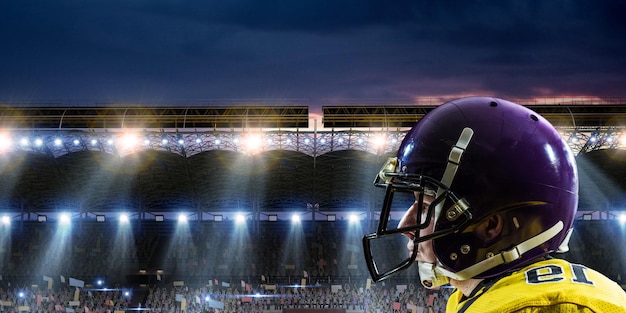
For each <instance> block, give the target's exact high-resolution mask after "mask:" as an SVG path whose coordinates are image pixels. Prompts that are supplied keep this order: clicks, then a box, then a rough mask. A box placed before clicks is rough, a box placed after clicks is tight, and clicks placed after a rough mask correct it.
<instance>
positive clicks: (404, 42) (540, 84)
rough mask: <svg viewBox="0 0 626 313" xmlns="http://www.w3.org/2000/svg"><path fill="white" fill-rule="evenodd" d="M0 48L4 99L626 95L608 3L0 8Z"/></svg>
mask: <svg viewBox="0 0 626 313" xmlns="http://www.w3.org/2000/svg"><path fill="white" fill-rule="evenodd" d="M0 45H1V46H0V100H2V101H11V102H13V101H18V100H50V99H105V100H111V101H125V102H136V103H145V104H151V103H153V104H159V103H160V104H168V103H173V102H172V101H174V100H176V101H179V100H198V99H215V100H219V99H231V100H232V99H244V100H245V99H248V100H249V99H264V100H268V99H269V100H271V101H276V102H277V103H279V102H281V101H286V102H289V101H291V102H296V103H299V104H305V105H312V106H314V105H319V104H336V103H342V102H350V103H366V102H367V103H377V104H384V103H391V102H401V103H408V102H411V101H412V99H415V98H421V97H455V96H464V95H493V96H499V97H503V98H532V97H553V96H592V97H619V96H626V92H625V91H624V89H625V88H626V1H622V0H619V1H618V0H616V1H602V0H599V1H598V0H588V1H565V0H563V1H548V0H546V1H522V0H516V1H474V0H464V1H390V0H349V1H339V0H284V1H277V0H263V1H253V0H224V1H213V0H207V1H180V0H178V1H175V0H171V1H166V0H124V1H119V0H106V1H104V0H82V1H78V0H73V1H68V0H27V1H24V0H3V1H1V2H0ZM235 102H237V101H235ZM279 104H280V103H279Z"/></svg>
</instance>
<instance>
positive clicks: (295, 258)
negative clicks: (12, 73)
mask: <svg viewBox="0 0 626 313" xmlns="http://www.w3.org/2000/svg"><path fill="white" fill-rule="evenodd" d="M12 226H13V228H12V229H10V230H9V229H6V228H3V229H0V231H1V232H0V275H1V276H0V288H1V289H0V301H1V302H0V304H1V305H2V311H5V312H19V311H30V312H41V313H43V312H46V313H47V312H58V311H63V312H75V313H113V312H114V311H116V310H124V309H125V308H128V307H131V306H132V307H137V306H140V307H141V308H142V309H149V310H151V311H158V312H172V313H182V312H189V313H196V312H197V313H200V312H203V313H204V312H267V311H273V310H276V311H280V310H282V309H283V308H344V309H347V310H348V311H352V310H354V311H359V312H420V311H422V310H424V311H423V312H444V311H445V302H446V300H447V297H448V296H449V294H450V291H451V289H449V288H441V289H440V290H436V291H431V290H427V289H424V288H422V287H421V286H420V285H419V284H417V285H415V283H416V282H417V277H416V275H415V272H413V273H409V274H406V275H405V276H402V275H401V276H400V277H399V278H397V279H396V278H394V279H392V280H390V281H389V282H387V283H380V282H379V283H376V284H373V283H371V281H368V280H367V278H368V273H367V271H366V270H365V265H364V262H363V256H362V252H361V250H360V249H361V248H360V247H359V246H358V245H359V244H360V236H362V235H363V234H364V233H365V232H366V231H361V232H358V233H353V234H349V231H348V227H345V226H343V225H342V224H341V223H318V224H316V225H306V227H305V228H303V229H299V230H296V231H295V233H294V230H293V229H291V228H290V227H289V226H288V225H281V224H267V225H256V226H255V227H249V228H243V229H237V230H235V229H234V227H233V226H231V225H227V224H226V223H223V224H215V223H207V224H200V223H198V224H197V225H189V226H188V228H185V229H180V228H176V227H173V226H172V227H170V228H166V227H164V226H159V227H155V226H154V225H142V226H137V225H134V226H132V227H131V228H130V229H127V230H124V231H123V230H120V229H118V228H116V227H110V226H111V225H109V224H105V223H100V224H85V225H79V226H74V227H73V228H72V229H71V230H69V231H68V230H65V231H61V230H60V229H59V228H57V227H55V226H56V225H52V224H44V223H37V224H32V225H30V224H24V225H21V226H20V225H12ZM107 226H108V227H107ZM625 231H626V230H625V229H624V228H623V227H621V225H620V224H619V223H618V222H617V221H616V220H603V221H577V222H576V225H575V231H574V233H573V236H572V240H571V241H570V248H571V250H570V252H568V253H566V254H565V255H563V257H564V258H567V259H569V260H571V261H573V262H576V263H581V264H584V265H586V266H589V267H591V268H594V269H596V270H598V271H600V272H602V273H604V274H605V275H607V276H608V277H610V278H612V279H613V280H615V281H617V282H618V283H622V276H623V275H624V273H625V267H624V265H623V264H625V263H626V262H623V260H624V259H625V258H626V255H625V253H626V252H624V249H623V247H624V244H625V240H626V236H625V233H624V232H625ZM609 255H610V256H611V257H607V256H609ZM156 269H159V271H158V272H156V271H154V272H153V270H156ZM142 270H147V271H148V272H149V273H148V274H146V275H145V277H151V279H148V280H142V281H140V282H137V281H130V280H129V277H131V276H133V275H134V276H133V277H136V276H141V277H143V276H142V275H141V273H145V272H142ZM155 273H158V274H155ZM59 276H61V277H63V276H64V277H75V278H78V279H82V280H84V281H85V282H86V283H87V285H86V286H85V287H83V288H73V287H71V286H68V285H67V284H64V283H59V282H58V280H59ZM43 277H54V280H55V283H54V284H52V285H47V283H46V281H44V280H43ZM96 277H105V278H106V280H107V281H108V282H109V288H110V289H106V290H105V289H101V288H95V287H94V286H93V285H91V283H92V281H91V279H93V278H96ZM303 279H304V282H305V284H301V282H302V280H303ZM177 282H178V284H176V283H177ZM125 288H129V289H132V290H134V292H132V293H131V295H129V296H126V295H124V292H123V291H124V290H125ZM141 289H143V290H145V292H144V293H140V292H138V290H141ZM75 301H78V302H75ZM77 303H78V305H76V304H77ZM70 304H74V305H70ZM26 308H28V309H26ZM427 308H429V309H427ZM429 310H430V311H429Z"/></svg>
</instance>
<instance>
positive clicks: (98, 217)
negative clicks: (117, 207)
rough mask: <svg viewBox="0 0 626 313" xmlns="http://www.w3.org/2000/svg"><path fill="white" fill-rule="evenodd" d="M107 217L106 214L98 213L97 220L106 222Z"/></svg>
mask: <svg viewBox="0 0 626 313" xmlns="http://www.w3.org/2000/svg"><path fill="white" fill-rule="evenodd" d="M105 220H106V217H105V216H104V215H96V222H104V221H105Z"/></svg>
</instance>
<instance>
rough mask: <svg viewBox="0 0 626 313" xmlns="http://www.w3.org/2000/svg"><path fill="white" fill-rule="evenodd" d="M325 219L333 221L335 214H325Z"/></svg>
mask: <svg viewBox="0 0 626 313" xmlns="http://www.w3.org/2000/svg"><path fill="white" fill-rule="evenodd" d="M326 220H327V221H329V222H334V221H336V220H337V216H336V215H335V214H328V215H326Z"/></svg>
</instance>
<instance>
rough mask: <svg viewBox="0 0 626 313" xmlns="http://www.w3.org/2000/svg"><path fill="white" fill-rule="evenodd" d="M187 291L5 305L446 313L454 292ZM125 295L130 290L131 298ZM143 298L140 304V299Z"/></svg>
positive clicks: (108, 293) (58, 294) (30, 289)
mask: <svg viewBox="0 0 626 313" xmlns="http://www.w3.org/2000/svg"><path fill="white" fill-rule="evenodd" d="M364 287H365V286H357V285H349V284H346V285H344V286H341V288H338V289H335V288H332V287H329V286H310V287H300V286H297V287H296V286H290V287H286V286H282V287H278V288H272V289H268V288H266V287H264V286H257V287H256V288H253V289H250V290H248V289H247V288H246V287H239V286H235V287H220V286H215V287H207V286H204V287H188V286H178V287H177V286H173V285H168V286H163V285H161V286H158V285H151V286H148V287H145V288H146V293H145V294H144V293H139V292H137V293H133V291H132V289H119V288H112V289H106V290H105V289H94V288H89V287H87V288H74V287H70V286H66V285H63V286H59V287H51V288H47V287H45V286H44V287H39V286H21V287H20V286H13V285H9V286H4V287H3V288H0V303H1V304H2V311H4V312H9V313H13V312H25V311H28V312H37V313H52V312H71V313H109V312H116V311H125V310H131V309H132V310H134V311H143V310H145V311H154V312H162V313H166V312H167V313H182V312H188V313H211V312H242V313H245V312H250V313H263V312H276V311H278V312H280V311H282V310H283V309H289V308H311V309H321V308H329V309H330V308H332V309H345V310H346V311H348V312H350V311H357V312H367V313H369V312H372V313H378V312H398V313H399V312H420V313H421V312H433V313H439V312H445V303H446V301H447V297H448V296H449V295H450V291H451V289H449V288H442V289H440V290H435V291H431V290H426V289H424V288H421V287H415V286H414V285H409V286H408V287H407V286H403V287H405V288H398V287H399V286H395V285H394V286H391V285H388V286H385V285H380V286H374V287H372V288H369V289H365V288H364ZM125 290H128V294H127V293H126V291H125ZM137 298H140V299H137Z"/></svg>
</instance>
